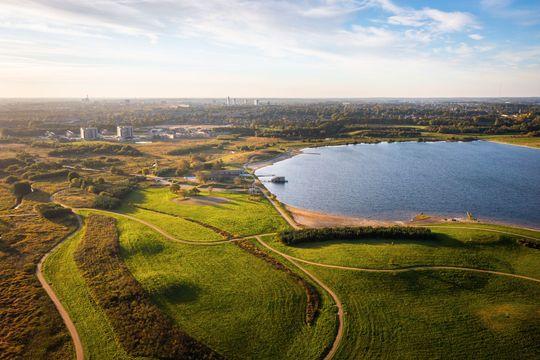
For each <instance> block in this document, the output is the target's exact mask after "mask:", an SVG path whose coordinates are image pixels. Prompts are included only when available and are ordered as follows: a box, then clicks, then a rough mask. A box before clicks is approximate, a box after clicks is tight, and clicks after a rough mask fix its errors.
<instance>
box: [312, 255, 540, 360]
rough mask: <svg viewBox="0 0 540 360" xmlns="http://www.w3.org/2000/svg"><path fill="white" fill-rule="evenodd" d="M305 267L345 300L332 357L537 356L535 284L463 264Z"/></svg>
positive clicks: (539, 321)
mask: <svg viewBox="0 0 540 360" xmlns="http://www.w3.org/2000/svg"><path fill="white" fill-rule="evenodd" d="M306 268H308V269H309V270H310V271H312V272H313V273H314V274H316V275H317V276H319V277H320V278H321V279H322V280H323V281H325V282H326V284H327V285H328V286H330V287H331V288H333V289H334V291H335V292H336V293H337V295H338V296H339V297H340V299H341V301H342V302H343V306H344V311H345V329H344V331H345V335H344V338H343V342H342V346H341V347H340V349H339V351H338V353H337V356H336V358H337V359H358V358H359V357H361V358H365V359H471V358H474V359H516V358H519V359H535V358H538V354H539V353H540V304H539V303H538V299H539V298H540V286H539V284H538V283H533V282H530V281H525V280H517V279H511V278H507V277H502V276H493V275H485V274H471V273H465V272H460V271H418V272H406V273H399V274H395V275H392V274H385V273H365V272H364V273H362V272H352V271H347V270H335V269H325V268H320V267H316V266H309V265H308V266H306Z"/></svg>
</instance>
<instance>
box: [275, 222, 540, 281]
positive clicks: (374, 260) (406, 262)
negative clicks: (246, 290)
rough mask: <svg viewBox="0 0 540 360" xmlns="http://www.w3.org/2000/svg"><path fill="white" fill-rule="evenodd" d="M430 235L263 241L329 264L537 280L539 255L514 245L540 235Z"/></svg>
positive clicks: (448, 230) (485, 230)
mask: <svg viewBox="0 0 540 360" xmlns="http://www.w3.org/2000/svg"><path fill="white" fill-rule="evenodd" d="M471 228H475V229H471ZM431 230H432V232H434V233H435V234H436V237H435V238H434V239H433V240H400V239H391V240H389V239H362V240H359V241H325V242H314V243H305V244H297V245H295V246H286V245H284V244H282V243H281V242H279V241H278V240H276V239H274V237H266V240H267V241H269V242H270V244H271V245H272V246H273V247H274V248H276V249H279V250H280V251H282V252H284V253H286V254H289V255H292V256H295V257H299V258H302V259H305V260H310V261H315V262H320V263H325V264H332V265H343V266H352V267H365V268H374V269H389V268H390V269H391V268H399V267H407V266H422V265H450V266H465V267H472V268H481V269H488V270H498V271H503V272H509V273H516V274H521V275H529V276H533V277H537V278H540V266H538V250H536V249H532V248H528V247H525V246H522V245H519V244H517V243H516V240H518V239H519V238H520V236H519V235H526V236H530V237H534V238H537V239H540V232H535V231H530V230H525V229H516V228H511V227H505V226H494V225H484V224H461V225H457V224H448V225H437V226H433V227H431ZM493 230H494V231H502V232H507V233H509V234H503V233H500V232H493ZM510 234H516V235H510Z"/></svg>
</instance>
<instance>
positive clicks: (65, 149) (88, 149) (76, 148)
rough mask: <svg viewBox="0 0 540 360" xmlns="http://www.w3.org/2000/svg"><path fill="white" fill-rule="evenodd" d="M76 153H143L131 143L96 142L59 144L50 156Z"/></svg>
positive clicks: (128, 154) (138, 154)
mask: <svg viewBox="0 0 540 360" xmlns="http://www.w3.org/2000/svg"><path fill="white" fill-rule="evenodd" d="M74 155H125V156H141V155H142V153H141V152H140V151H139V150H137V149H136V148H134V147H133V146H130V145H120V144H107V143H94V144H77V145H59V146H58V148H56V149H54V150H51V151H50V152H49V156H74Z"/></svg>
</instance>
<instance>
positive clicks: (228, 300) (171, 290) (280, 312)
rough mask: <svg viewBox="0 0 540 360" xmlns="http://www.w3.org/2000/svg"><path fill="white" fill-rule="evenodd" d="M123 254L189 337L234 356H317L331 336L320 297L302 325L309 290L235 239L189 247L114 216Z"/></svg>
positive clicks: (327, 309) (329, 316)
mask: <svg viewBox="0 0 540 360" xmlns="http://www.w3.org/2000/svg"><path fill="white" fill-rule="evenodd" d="M118 226H119V229H120V234H121V235H120V243H121V249H122V258H123V259H124V261H125V263H126V264H127V266H128V268H129V270H130V271H131V273H132V274H133V276H134V277H135V278H136V279H137V281H138V282H139V283H141V285H142V286H143V287H144V289H145V290H146V291H147V292H148V293H149V294H150V296H151V298H152V300H153V301H154V302H155V303H156V304H157V305H158V306H159V307H160V308H161V309H162V310H163V311H164V312H165V313H166V314H168V315H169V316H170V317H171V318H172V319H174V320H175V322H176V323H177V324H178V325H179V326H180V327H181V328H182V329H184V330H185V331H186V332H187V333H188V334H190V335H191V336H193V337H195V338H197V339H199V340H201V341H203V342H204V343H206V344H208V345H209V346H210V347H212V348H213V349H215V350H217V351H219V352H220V353H222V354H223V355H225V356H226V357H227V358H231V359H253V358H257V359H276V358H280V359H315V358H319V357H320V356H321V354H322V353H323V352H324V349H325V348H326V347H327V346H329V344H331V343H332V341H333V336H334V331H335V311H334V309H333V308H332V303H331V301H330V300H328V299H327V298H326V297H324V298H323V307H322V308H321V310H320V312H319V316H318V319H317V321H316V323H315V325H313V326H308V325H306V324H305V314H306V309H305V306H306V293H305V290H304V289H303V288H302V287H301V286H299V284H298V283H297V282H296V281H294V280H293V279H291V278H290V277H289V276H288V275H287V274H286V273H284V272H282V271H278V270H275V269H273V268H272V266H271V265H269V264H267V263H266V262H265V261H263V260H261V259H259V258H257V257H255V256H253V255H251V254H249V253H246V252H245V251H243V250H241V249H240V248H238V247H236V246H234V245H233V244H222V245H219V246H190V245H185V244H180V243H176V242H172V241H169V240H167V239H164V238H163V237H162V236H161V235H159V234H156V233H155V232H154V231H152V230H150V229H149V228H148V227H145V226H144V225H142V224H139V223H137V222H134V221H132V220H128V219H122V218H119V219H118Z"/></svg>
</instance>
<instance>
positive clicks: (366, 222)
mask: <svg viewBox="0 0 540 360" xmlns="http://www.w3.org/2000/svg"><path fill="white" fill-rule="evenodd" d="M284 205H285V207H286V208H287V210H288V211H289V212H290V213H291V215H292V217H293V219H294V221H295V222H296V223H297V224H299V225H301V226H303V227H307V228H321V227H336V226H395V225H401V226H417V225H422V226H425V225H429V224H441V223H444V224H488V225H498V226H508V227H513V228H518V229H523V230H529V231H540V228H534V227H527V226H526V225H520V224H516V223H511V222H504V221H503V222H501V221H495V220H491V219H481V220H480V221H470V220H466V219H462V218H451V217H443V216H440V215H429V214H426V215H427V216H429V218H427V219H424V220H413V219H411V220H383V219H368V218H362V217H356V216H349V215H340V214H331V213H324V212H318V211H315V210H309V209H303V208H298V207H295V206H291V205H286V204H284ZM451 219H458V220H457V221H452V220H451Z"/></svg>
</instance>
